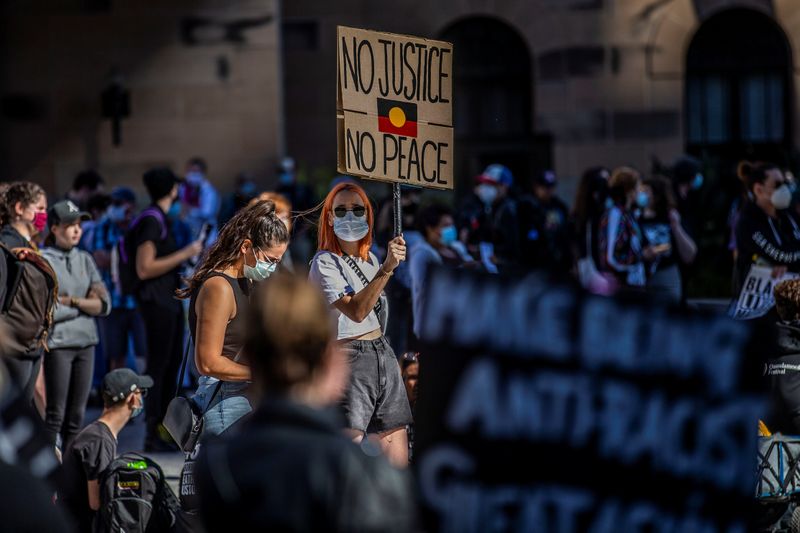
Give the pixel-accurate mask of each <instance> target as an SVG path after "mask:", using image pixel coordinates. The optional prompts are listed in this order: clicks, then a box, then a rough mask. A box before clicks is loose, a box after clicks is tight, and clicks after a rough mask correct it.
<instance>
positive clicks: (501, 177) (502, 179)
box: [475, 164, 514, 187]
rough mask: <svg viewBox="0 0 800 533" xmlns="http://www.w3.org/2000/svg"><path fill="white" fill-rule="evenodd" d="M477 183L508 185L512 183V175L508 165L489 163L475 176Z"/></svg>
mask: <svg viewBox="0 0 800 533" xmlns="http://www.w3.org/2000/svg"><path fill="white" fill-rule="evenodd" d="M475 179H476V180H477V181H478V182H479V183H486V184H488V185H506V186H508V187H510V186H511V185H513V184H514V176H513V175H512V174H511V171H510V170H509V169H508V167H506V166H503V165H498V164H493V165H489V166H488V167H486V169H485V170H484V171H483V173H482V174H480V175H479V176H478V177H477V178H475Z"/></svg>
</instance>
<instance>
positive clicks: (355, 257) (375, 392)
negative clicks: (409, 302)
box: [309, 183, 412, 466]
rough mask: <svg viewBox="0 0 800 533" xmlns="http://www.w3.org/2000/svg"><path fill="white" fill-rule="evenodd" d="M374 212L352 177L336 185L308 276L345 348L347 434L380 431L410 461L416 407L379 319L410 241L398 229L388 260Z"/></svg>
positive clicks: (391, 451)
mask: <svg viewBox="0 0 800 533" xmlns="http://www.w3.org/2000/svg"><path fill="white" fill-rule="evenodd" d="M373 229H374V216H373V209H372V204H371V203H370V201H369V199H368V198H367V195H366V193H365V192H364V189H362V188H361V187H359V186H358V185H356V184H353V183H340V184H339V185H337V186H335V187H334V188H333V189H332V190H331V192H329V193H328V196H327V197H326V198H325V202H324V203H323V205H322V213H321V215H320V219H319V228H318V243H319V248H318V251H317V254H316V255H315V256H314V259H313V260H312V261H311V271H310V272H309V279H311V280H312V281H314V282H315V283H316V284H317V285H318V286H319V287H321V288H322V292H323V293H324V295H325V297H326V298H327V300H328V303H329V304H330V305H331V311H332V313H333V315H334V317H335V319H336V323H337V339H338V343H339V346H340V347H341V348H342V350H344V352H345V353H346V354H347V359H348V362H349V364H350V381H349V383H348V386H347V389H346V392H345V397H344V400H343V402H342V404H341V406H342V409H343V411H344V415H345V419H346V423H347V428H348V429H347V434H348V435H349V436H350V437H351V438H352V439H353V440H354V441H355V442H360V441H361V440H362V439H363V438H364V436H365V435H367V434H368V433H369V434H373V435H377V437H378V440H379V441H380V444H381V448H382V450H383V452H384V453H385V454H386V456H387V458H388V459H389V461H390V462H392V463H393V464H394V465H395V466H406V465H408V438H407V434H406V426H407V425H408V424H410V423H411V421H412V417H411V408H410V406H409V403H408V397H407V395H406V392H405V387H404V386H403V378H402V376H401V375H400V366H399V365H398V363H397V357H396V356H395V354H394V351H393V350H392V348H391V346H389V342H388V341H387V340H386V337H384V336H383V332H382V326H381V323H380V320H379V317H380V316H381V315H384V314H385V313H386V306H388V304H387V302H386V299H385V298H383V297H382V293H383V289H384V287H386V283H387V282H388V281H389V278H390V277H391V276H392V275H393V273H394V270H395V269H396V268H397V266H398V265H399V264H400V262H401V261H405V259H406V243H405V241H404V240H403V237H402V235H398V236H397V237H395V238H394V239H392V240H391V241H389V244H388V246H387V254H386V260H385V261H384V262H383V263H380V262H379V261H378V258H377V257H375V254H373V253H372V252H370V247H371V246H372V232H373Z"/></svg>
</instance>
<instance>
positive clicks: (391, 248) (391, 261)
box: [383, 235, 406, 272]
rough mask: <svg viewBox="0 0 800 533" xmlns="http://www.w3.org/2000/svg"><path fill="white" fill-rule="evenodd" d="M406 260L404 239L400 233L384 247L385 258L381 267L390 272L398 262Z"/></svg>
mask: <svg viewBox="0 0 800 533" xmlns="http://www.w3.org/2000/svg"><path fill="white" fill-rule="evenodd" d="M405 260H406V241H405V239H403V236H402V235H398V236H397V237H395V238H394V239H392V240H391V241H389V245H388V246H387V247H386V260H385V261H384V262H383V269H384V270H385V271H386V272H392V271H394V269H395V268H397V266H398V265H399V264H400V262H401V261H405Z"/></svg>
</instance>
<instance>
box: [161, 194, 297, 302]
mask: <svg viewBox="0 0 800 533" xmlns="http://www.w3.org/2000/svg"><path fill="white" fill-rule="evenodd" d="M245 239H249V240H250V242H252V243H253V247H255V248H263V247H270V246H276V245H278V244H284V243H287V242H289V230H288V229H286V224H284V223H283V221H282V220H281V219H279V218H278V216H277V215H276V214H275V203H274V202H271V201H269V200H265V201H262V202H258V203H257V204H255V205H252V206H248V207H245V208H244V209H241V210H240V211H239V212H238V213H236V215H234V217H233V218H232V219H230V220H229V221H228V222H227V223H226V224H225V225H224V226H223V227H222V230H220V232H219V236H218V237H217V240H216V241H215V242H214V244H212V245H211V248H209V249H208V252H207V253H205V254H204V255H203V259H202V261H201V262H200V264H199V265H198V267H197V270H195V272H194V274H193V275H192V277H191V278H189V279H188V280H187V283H188V286H187V287H186V288H185V289H179V290H177V291H176V292H175V294H177V295H178V298H184V299H185V298H189V297H190V296H191V295H192V293H193V292H194V291H195V289H197V288H199V287H200V285H202V284H203V281H205V279H206V277H208V274H209V273H210V272H212V271H214V270H223V269H225V268H228V267H229V266H231V265H232V264H234V263H235V262H236V260H237V259H239V254H240V250H241V247H242V243H243V242H244V241H245Z"/></svg>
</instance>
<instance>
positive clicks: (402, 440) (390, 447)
mask: <svg viewBox="0 0 800 533" xmlns="http://www.w3.org/2000/svg"><path fill="white" fill-rule="evenodd" d="M380 441H381V450H382V451H383V455H385V456H386V458H387V459H388V460H389V463H391V465H392V466H394V467H396V468H406V467H407V466H408V434H407V433H406V428H404V427H402V428H395V429H392V430H390V431H386V432H384V433H381V434H380Z"/></svg>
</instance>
